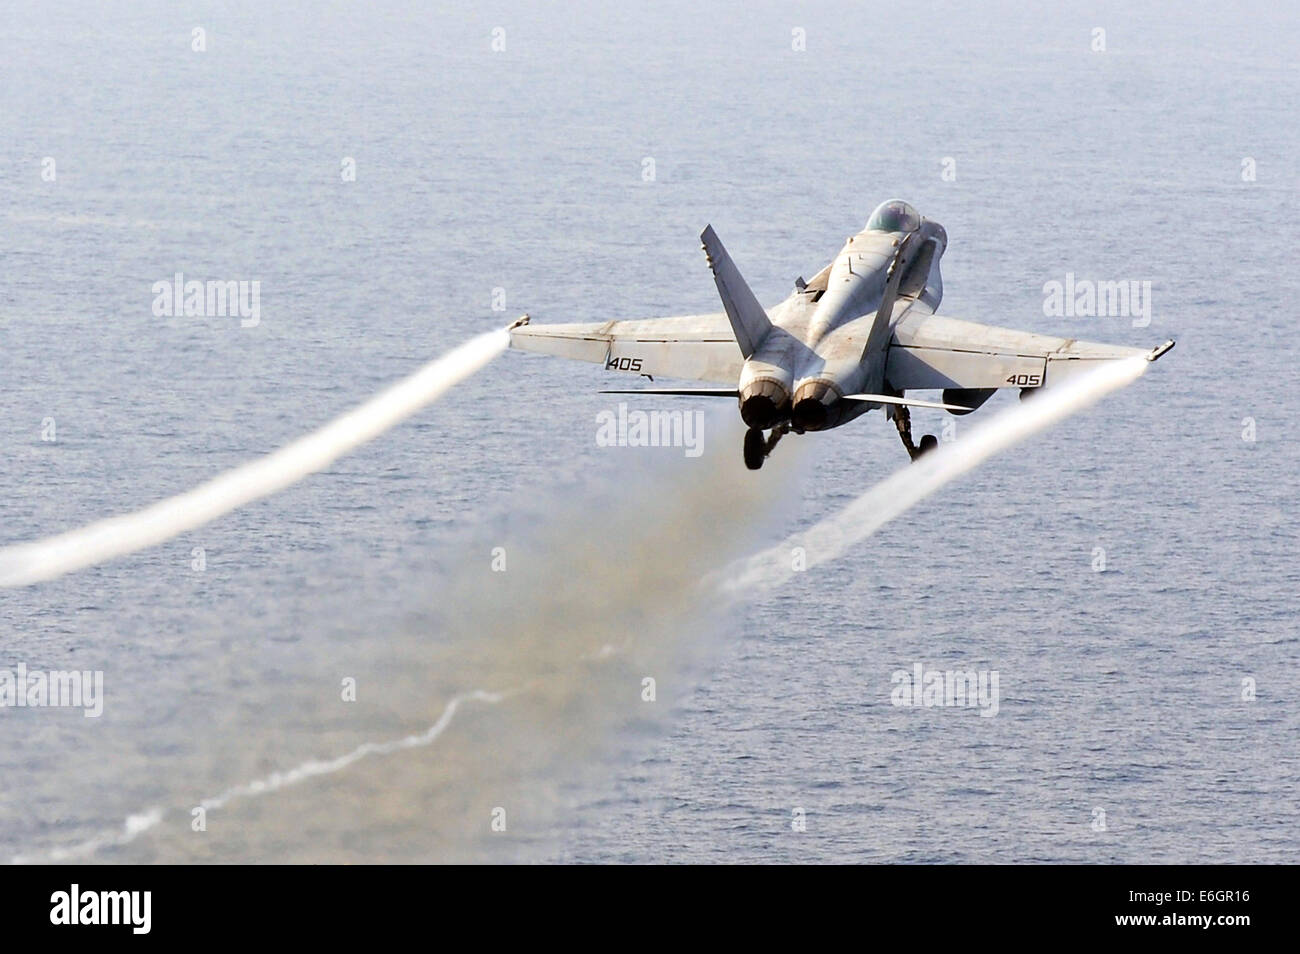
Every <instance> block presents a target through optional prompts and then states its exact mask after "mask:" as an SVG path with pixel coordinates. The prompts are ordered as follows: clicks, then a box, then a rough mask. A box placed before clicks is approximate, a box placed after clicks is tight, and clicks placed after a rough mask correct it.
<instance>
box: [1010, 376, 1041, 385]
mask: <svg viewBox="0 0 1300 954" xmlns="http://www.w3.org/2000/svg"><path fill="white" fill-rule="evenodd" d="M1042 383H1043V376H1042V375H1041V374H1013V375H1011V377H1009V378H1007V384H1014V385H1016V386H1017V387H1022V388H1036V387H1040V386H1041V385H1042Z"/></svg>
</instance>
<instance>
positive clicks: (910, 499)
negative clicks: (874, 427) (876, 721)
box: [712, 357, 1149, 599]
mask: <svg viewBox="0 0 1300 954" xmlns="http://www.w3.org/2000/svg"><path fill="white" fill-rule="evenodd" d="M1148 363H1149V362H1148V361H1147V359H1146V358H1145V357H1137V358H1126V359H1124V360H1121V361H1108V362H1106V363H1104V364H1103V365H1102V366H1101V367H1099V368H1095V369H1093V370H1090V371H1088V372H1086V373H1084V374H1081V375H1079V376H1078V377H1076V378H1073V379H1071V380H1070V381H1068V382H1066V383H1065V384H1062V385H1061V386H1060V387H1058V388H1052V389H1050V390H1044V391H1043V393H1041V394H1035V395H1033V396H1031V397H1030V398H1029V399H1028V400H1027V401H1023V402H1021V403H1020V404H1018V405H1016V406H1015V407H1011V408H1008V409H1007V410H1005V411H1002V412H1001V413H999V414H997V415H996V416H994V417H992V418H990V419H989V420H988V421H987V422H985V423H983V424H980V425H977V426H976V427H974V428H972V429H971V431H970V433H969V434H968V435H967V436H965V437H963V438H962V439H961V440H960V441H957V442H955V443H952V444H942V445H940V446H939V447H938V448H936V449H935V450H932V451H930V452H929V453H927V454H926V455H925V456H924V457H922V458H921V459H920V460H918V461H916V462H915V463H912V464H909V465H908V466H906V467H904V468H903V469H902V470H900V471H897V472H896V473H894V474H891V475H890V476H888V477H886V478H885V479H884V480H882V481H880V482H879V483H877V484H874V485H873V486H872V487H871V488H870V489H869V490H867V491H866V492H865V493H863V494H862V496H860V497H858V499H857V500H855V501H853V503H851V504H849V505H848V506H847V507H845V508H844V509H843V510H841V511H839V512H838V513H835V514H832V515H831V516H829V517H826V518H825V519H823V520H821V521H819V522H818V523H817V524H815V525H814V526H812V527H810V528H809V529H807V530H805V531H803V532H802V533H796V534H794V535H793V536H791V537H789V538H788V539H786V540H785V541H783V542H782V543H779V544H777V545H776V546H773V547H769V548H768V549H766V550H764V551H762V552H760V553H757V554H755V555H753V556H751V557H747V558H745V559H743V560H737V561H736V562H735V563H733V564H732V565H731V566H729V567H727V568H726V569H725V570H724V571H723V572H722V573H721V574H720V577H718V578H715V580H714V581H712V582H713V583H714V585H716V586H717V588H718V590H719V591H720V592H721V593H722V595H724V596H725V597H728V598H731V599H743V598H745V597H747V596H748V595H750V594H752V593H753V592H754V591H755V588H760V589H761V588H763V587H769V586H777V585H780V584H782V583H784V582H786V581H787V580H788V579H789V578H790V577H791V576H793V575H794V573H795V572H796V571H795V570H794V569H793V568H792V565H791V557H790V554H791V551H792V550H793V548H795V547H802V548H803V550H804V553H805V555H806V561H805V566H806V568H808V569H811V568H812V567H814V566H817V565H818V564H820V563H825V562H827V561H828V560H833V559H835V558H837V557H839V556H841V555H843V554H844V552H845V551H846V550H848V549H849V548H850V547H851V546H853V545H854V544H857V543H860V542H861V541H862V540H865V539H866V538H867V537H869V536H871V535H872V534H873V533H875V532H876V531H877V530H879V529H880V528H881V527H883V526H884V525H885V524H887V523H888V522H889V521H891V520H893V519H894V518H895V517H898V516H900V515H902V514H903V513H905V512H906V511H907V510H910V509H911V508H912V507H913V506H915V505H916V504H917V503H920V502H921V501H922V500H924V499H925V498H926V497H928V496H930V494H932V493H934V492H935V491H936V490H938V489H939V488H940V487H942V486H944V485H945V484H947V483H948V482H949V481H951V480H955V479H956V478H958V477H960V476H961V475H962V474H964V473H966V472H967V471H970V470H973V469H974V468H975V467H977V466H978V465H979V464H981V463H983V462H984V461H986V460H988V459H989V458H990V457H992V456H993V455H994V454H997V453H999V452H1001V451H1004V450H1006V449H1007V448H1008V447H1012V446H1013V445H1015V444H1018V443H1020V442H1021V441H1023V440H1024V439H1025V438H1027V437H1029V436H1031V435H1033V434H1036V433H1038V432H1039V431H1041V430H1043V429H1044V428H1046V427H1049V426H1050V425H1052V424H1054V423H1056V422H1057V421H1059V420H1061V419H1062V418H1065V417H1069V416H1070V415H1071V414H1075V413H1077V412H1078V411H1081V410H1083V409H1084V408H1086V407H1088V406H1090V405H1092V404H1094V403H1095V402H1097V401H1098V400H1100V399H1101V398H1102V397H1104V396H1105V395H1107V394H1109V393H1110V392H1111V391H1116V390H1118V389H1120V388H1122V387H1125V386H1127V385H1129V384H1132V383H1133V382H1134V381H1136V380H1137V379H1138V378H1140V377H1141V376H1142V375H1143V374H1144V373H1145V372H1146V369H1147V365H1148Z"/></svg>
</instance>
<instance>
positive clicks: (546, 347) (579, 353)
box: [510, 312, 745, 388]
mask: <svg viewBox="0 0 1300 954" xmlns="http://www.w3.org/2000/svg"><path fill="white" fill-rule="evenodd" d="M510 346H511V347H512V348H519V349H521V350H523V351H536V352H539V353H540V354H551V355H557V356H559V357H561V358H573V359H575V360H578V361H593V362H595V363H597V364H603V365H605V367H606V368H607V369H608V370H610V371H629V372H632V373H634V374H648V375H652V376H654V377H659V376H660V375H663V376H664V377H666V378H685V379H687V380H691V381H709V382H712V383H714V384H725V385H728V386H729V387H732V388H734V387H735V386H736V382H737V381H739V380H740V369H741V366H742V365H743V364H744V361H745V359H744V358H743V357H742V356H741V354H740V345H738V344H737V343H736V336H735V333H734V332H733V331H732V329H731V322H730V320H729V319H728V318H727V315H726V313H725V312H718V313H716V314H711V315H681V316H679V317H674V318H644V319H639V320H633V321H606V322H592V323H584V324H560V325H534V324H531V323H529V322H526V321H524V320H523V319H521V320H520V321H519V322H516V323H515V324H514V325H512V326H511V329H510Z"/></svg>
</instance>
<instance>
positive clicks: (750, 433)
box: [745, 422, 790, 470]
mask: <svg viewBox="0 0 1300 954" xmlns="http://www.w3.org/2000/svg"><path fill="white" fill-rule="evenodd" d="M789 431H790V425H789V423H788V422H783V423H781V424H778V425H776V427H774V428H772V433H771V435H770V436H768V437H764V436H763V430H762V428H758V427H751V428H750V429H749V430H747V431H746V432H745V466H746V467H748V468H749V469H750V470H758V469H759V468H760V467H762V466H763V461H765V460H766V459H767V455H768V454H770V453H772V448H774V447H776V443H777V441H779V440H780V439H781V438H782V437H784V436H785V435H786V434H788V433H789Z"/></svg>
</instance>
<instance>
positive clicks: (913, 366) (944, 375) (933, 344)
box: [885, 312, 1173, 391]
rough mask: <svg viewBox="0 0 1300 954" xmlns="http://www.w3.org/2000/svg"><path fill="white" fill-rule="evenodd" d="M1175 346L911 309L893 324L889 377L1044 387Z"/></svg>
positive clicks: (920, 382) (910, 382)
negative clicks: (1133, 344) (1063, 334)
mask: <svg viewBox="0 0 1300 954" xmlns="http://www.w3.org/2000/svg"><path fill="white" fill-rule="evenodd" d="M1172 347H1173V342H1172V341H1169V342H1166V343H1165V344H1163V345H1161V346H1160V347H1158V348H1154V349H1146V348H1126V347H1122V346H1120V345H1108V344H1093V343H1092V342H1088V341H1079V340H1077V339H1075V338H1057V337H1053V336H1051V335H1040V334H1034V333H1032V332H1028V331H1014V330H1012V329H1010V328H995V327H993V326H992V325H981V324H976V323H975V322H973V321H960V320H958V319H956V318H945V317H944V316H942V315H927V314H923V313H913V312H909V313H908V314H906V315H904V316H903V317H902V318H900V319H899V320H898V322H897V323H896V324H895V325H894V330H893V337H892V338H891V339H890V342H889V352H888V357H887V359H886V363H885V378H886V379H887V380H888V381H889V384H890V386H891V387H892V388H894V389H895V390H897V391H910V390H912V389H924V388H1012V387H1022V388H1023V387H1041V386H1043V385H1051V384H1059V383H1061V381H1063V380H1064V379H1066V378H1068V377H1069V376H1070V375H1072V374H1075V373H1077V372H1079V371H1083V370H1086V369H1088V368H1091V367H1096V365H1097V362H1099V361H1115V360H1118V359H1121V358H1130V357H1138V356H1142V357H1145V358H1147V359H1148V360H1150V361H1154V360H1155V359H1156V358H1158V357H1160V355H1162V354H1164V353H1165V352H1166V351H1168V350H1169V349H1170V348H1172Z"/></svg>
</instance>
